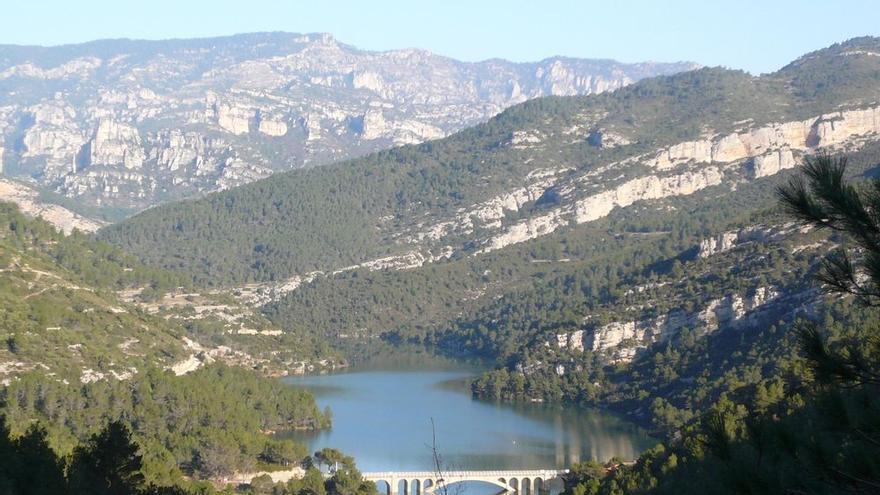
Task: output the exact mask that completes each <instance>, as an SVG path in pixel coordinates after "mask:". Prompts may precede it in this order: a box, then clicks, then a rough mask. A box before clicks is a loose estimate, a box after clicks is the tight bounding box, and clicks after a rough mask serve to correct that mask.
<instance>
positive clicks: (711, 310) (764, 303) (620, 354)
mask: <svg viewBox="0 0 880 495" xmlns="http://www.w3.org/2000/svg"><path fill="white" fill-rule="evenodd" d="M779 296H780V294H779V292H778V291H777V290H776V289H774V288H772V287H756V288H755V289H754V290H752V291H751V292H750V293H748V294H744V295H743V294H730V295H728V296H725V297H722V298H720V299H712V300H710V301H708V303H707V304H706V305H705V306H704V307H703V308H702V309H700V310H698V311H695V312H693V313H686V312H684V311H682V310H680V309H676V310H673V311H670V312H669V313H667V314H664V315H661V316H658V317H655V318H648V319H644V320H635V321H622V322H613V323H608V324H606V325H602V326H600V327H596V328H594V329H593V330H592V331H591V332H586V333H584V334H583V335H584V336H585V337H584V339H585V344H584V346H585V347H587V348H589V349H591V350H592V351H593V352H605V353H610V354H611V355H612V360H613V361H629V360H631V359H632V358H633V357H634V356H635V354H636V351H638V350H639V349H645V348H647V347H648V346H650V345H652V344H655V343H658V342H665V341H667V340H669V339H671V338H673V337H675V336H676V335H678V334H679V332H680V331H681V330H682V329H684V328H689V329H691V330H692V331H694V332H696V334H697V335H705V334H707V333H711V332H714V331H716V330H718V329H720V328H738V327H741V326H743V325H745V324H749V323H751V324H753V323H755V322H757V321H758V320H759V319H760V318H761V317H762V316H763V314H764V313H767V312H769V311H770V310H771V309H772V308H771V307H770V306H772V305H771V303H772V302H773V301H775V300H776V299H777V298H779Z"/></svg>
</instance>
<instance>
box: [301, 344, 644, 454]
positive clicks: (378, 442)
mask: <svg viewBox="0 0 880 495" xmlns="http://www.w3.org/2000/svg"><path fill="white" fill-rule="evenodd" d="M476 371H477V370H476V369H475V368H472V367H468V366H464V365H460V364H457V363H454V362H441V363H440V364H438V363H437V362H436V361H431V362H430V366H427V365H419V364H414V363H412V362H410V363H383V364H374V365H372V366H367V367H361V368H358V369H352V370H349V371H348V372H345V373H337V374H329V375H319V376H305V377H291V378H287V379H286V381H287V382H288V383H290V384H292V385H295V386H301V387H305V388H308V389H310V390H312V391H313V393H314V394H315V397H316V399H317V401H318V404H319V406H320V407H322V408H323V407H325V406H329V407H330V408H331V409H332V411H333V428H332V429H330V430H326V431H320V432H298V433H294V434H292V435H293V437H294V438H296V439H298V440H300V441H303V442H306V443H307V444H308V445H309V448H310V450H311V451H315V450H318V449H321V448H323V447H334V448H337V449H340V450H342V451H343V452H345V453H346V454H348V455H352V456H354V457H355V459H356V461H357V464H358V467H359V468H360V469H361V470H362V471H403V470H408V471H415V470H431V469H432V466H433V461H432V455H431V419H432V418H433V420H434V424H435V425H436V426H435V427H436V437H437V448H438V450H439V452H440V453H441V455H442V457H443V460H444V464H445V465H446V469H448V470H449V469H452V470H488V469H544V468H567V467H569V466H570V465H571V464H572V463H574V462H578V461H583V460H588V459H596V460H600V461H604V460H607V459H610V458H611V457H614V456H617V457H621V458H625V459H632V458H634V457H636V456H637V455H638V454H639V452H641V451H642V450H644V449H646V448H648V447H650V446H652V445H653V444H654V443H655V442H654V441H653V440H652V439H651V438H649V437H648V436H647V435H646V434H645V433H644V432H643V431H641V430H640V429H639V428H637V427H635V426H634V425H632V424H631V423H628V422H626V421H624V420H622V419H620V418H618V417H616V416H614V415H611V414H607V413H603V412H600V411H592V410H584V409H577V408H560V407H553V406H545V405H541V404H529V405H519V406H514V405H510V404H496V403H493V402H486V401H481V400H475V399H472V398H471V395H470V390H469V388H468V384H467V380H468V378H470V377H472V376H474V375H475V373H476Z"/></svg>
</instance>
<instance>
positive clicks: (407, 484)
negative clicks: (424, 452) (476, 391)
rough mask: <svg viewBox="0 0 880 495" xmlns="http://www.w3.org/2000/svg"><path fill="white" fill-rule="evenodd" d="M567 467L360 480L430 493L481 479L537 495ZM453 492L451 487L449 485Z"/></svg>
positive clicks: (407, 493) (391, 493) (400, 491)
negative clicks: (560, 468) (463, 482)
mask: <svg viewBox="0 0 880 495" xmlns="http://www.w3.org/2000/svg"><path fill="white" fill-rule="evenodd" d="M566 473H568V470H567V469H563V470H557V469H536V470H512V471H445V472H443V476H442V477H441V476H440V475H438V473H436V472H433V471H397V472H384V473H364V479H366V480H368V481H372V482H374V483H376V488H377V489H378V490H380V492H381V491H382V488H381V487H379V485H378V483H379V482H384V483H385V484H387V485H388V488H387V489H386V493H387V495H433V494H436V492H438V491H439V492H440V493H442V492H443V488H444V487H448V486H449V485H452V484H453V483H459V482H462V481H481V482H483V483H489V484H491V485H495V486H497V487H498V491H499V492H503V493H506V492H513V493H517V492H522V494H523V495H537V494H540V493H547V492H549V488H550V484H551V483H552V482H554V481H556V482H560V480H561V478H562V475H564V474H566ZM449 493H452V494H454V493H455V489H454V488H450V489H449Z"/></svg>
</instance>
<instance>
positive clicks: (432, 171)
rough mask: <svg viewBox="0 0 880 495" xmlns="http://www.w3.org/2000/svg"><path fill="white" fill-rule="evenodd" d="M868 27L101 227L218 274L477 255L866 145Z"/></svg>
mask: <svg viewBox="0 0 880 495" xmlns="http://www.w3.org/2000/svg"><path fill="white" fill-rule="evenodd" d="M878 44H880V42H878V40H876V39H858V40H853V41H850V42H848V43H846V44H844V45H840V46H835V47H833V48H830V49H827V50H825V51H822V52H817V53H815V54H811V55H809V56H808V60H807V62H809V63H807V62H803V63H795V64H792V65H790V66H788V67H786V68H785V69H783V70H781V71H779V72H777V73H774V74H769V75H766V76H761V77H752V76H749V75H747V74H744V73H741V72H735V71H727V70H722V69H703V70H699V71H695V72H689V73H684V74H680V75H676V76H669V77H661V78H655V79H649V80H646V81H643V82H640V83H637V84H635V85H632V86H630V87H627V88H623V89H621V90H618V91H615V92H613V93H607V94H602V95H597V96H588V97H566V98H544V99H538V100H534V101H531V102H527V103H524V104H522V105H519V106H516V107H514V108H512V109H510V110H507V111H505V112H503V113H502V114H501V115H499V116H498V117H496V118H494V119H492V120H490V121H489V122H488V123H486V124H481V125H478V126H476V127H474V128H471V129H468V130H466V131H463V132H461V133H458V134H456V135H454V136H452V137H449V138H446V139H443V140H439V141H432V142H430V143H426V144H423V145H418V146H406V147H402V148H396V149H392V150H389V151H384V152H380V153H376V154H372V155H368V156H366V157H364V158H360V159H357V160H353V161H348V162H341V163H338V164H334V165H332V166H328V167H322V168H319V169H312V170H305V171H297V172H292V173H287V174H279V175H276V176H274V177H272V178H271V179H269V180H263V181H259V182H256V183H253V184H249V185H247V186H244V187H241V188H236V189H234V190H230V191H225V192H222V193H218V194H213V195H210V196H209V197H207V198H205V199H203V200H197V201H189V202H182V203H178V204H173V205H168V206H166V207H160V208H155V209H152V210H150V211H147V212H144V213H143V214H141V215H138V216H137V217H135V218H133V219H131V220H129V221H126V222H122V223H120V224H118V225H114V226H111V227H108V228H106V229H104V230H103V231H102V232H101V234H100V237H101V238H103V239H106V240H109V241H111V242H114V243H116V244H119V245H120V246H123V247H124V248H126V249H128V250H130V251H131V252H133V253H135V254H137V255H138V256H140V257H141V258H142V259H144V260H146V261H148V262H151V263H156V264H160V265H162V266H165V267H166V268H169V269H174V270H180V271H185V272H188V273H190V274H192V276H193V277H194V279H195V280H197V281H198V283H201V284H213V285H230V284H242V283H249V282H267V281H281V280H288V279H289V280H288V281H294V280H295V277H299V278H304V277H311V276H312V275H311V274H313V272H316V271H319V272H330V273H332V272H335V271H339V270H347V269H350V268H352V267H357V266H363V267H370V268H407V267H415V266H420V265H423V264H425V263H430V262H433V261H437V260H444V259H449V258H457V257H461V256H474V255H478V254H480V253H486V252H490V251H493V250H498V249H501V248H503V247H505V246H509V245H512V244H516V243H519V242H522V241H525V240H528V239H531V238H535V237H540V236H542V235H545V234H549V233H552V232H554V231H556V230H557V229H564V228H566V227H567V226H568V225H569V224H571V223H574V224H584V223H590V222H593V221H595V220H598V219H601V218H603V217H605V216H607V215H608V214H609V213H611V212H612V211H614V210H615V209H618V208H626V207H628V206H630V205H633V204H636V203H638V202H639V201H642V200H659V199H664V198H671V197H678V196H687V195H690V194H693V193H694V192H697V191H702V190H706V189H710V188H720V190H727V191H730V190H732V189H734V188H735V187H737V186H738V185H739V184H743V183H748V182H751V181H755V180H761V179H763V178H765V177H770V176H774V175H776V174H778V173H779V172H780V171H782V170H785V169H789V168H792V167H793V166H794V165H795V164H796V163H797V161H798V159H799V157H800V156H801V155H803V154H804V153H811V152H814V151H815V150H817V149H822V148H835V147H836V148H840V147H848V146H849V147H852V146H855V147H858V146H860V145H861V143H864V142H865V141H866V140H870V139H872V138H873V137H874V136H875V135H876V133H877V132H878V128H877V118H876V114H877V112H878V110H877V102H878V101H880V88H878V86H877V85H876V81H877V77H878V70H880V62H878V57H875V56H871V55H869V54H867V53H864V50H862V48H864V47H865V46H873V47H875V48H876V47H877V45H878ZM844 73H845V74H851V76H852V77H843V76H841V74H844ZM842 88H845V90H844V89H842ZM820 93H821V95H820Z"/></svg>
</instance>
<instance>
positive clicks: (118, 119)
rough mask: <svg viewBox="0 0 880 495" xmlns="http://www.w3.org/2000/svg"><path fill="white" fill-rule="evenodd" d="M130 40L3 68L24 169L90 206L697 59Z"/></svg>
mask: <svg viewBox="0 0 880 495" xmlns="http://www.w3.org/2000/svg"><path fill="white" fill-rule="evenodd" d="M105 48H107V47H105ZM16 49H18V48H16V47H11V48H7V50H12V51H15V50H16ZM128 49H129V48H127V47H126V48H118V49H117V48H114V47H110V48H107V49H102V50H97V51H95V53H94V54H92V55H87V56H78V57H75V58H73V57H72V58H69V59H65V57H64V55H63V54H59V55H58V56H57V57H50V58H53V59H58V60H61V61H60V62H59V63H58V64H57V65H55V66H52V67H45V66H44V64H43V63H42V62H43V58H41V57H45V54H44V53H43V52H36V51H34V52H33V58H34V60H29V61H27V62H23V63H10V62H7V63H6V64H7V65H6V66H4V65H3V64H2V63H0V81H3V82H4V84H6V86H4V88H8V89H6V90H5V91H6V93H4V94H0V136H2V139H0V143H12V142H15V143H20V145H19V144H16V146H13V147H11V148H10V147H6V150H5V152H4V156H5V158H4V161H5V162H7V163H11V162H14V163H16V165H17V166H16V167H15V171H16V173H17V174H20V175H22V178H32V179H35V180H37V181H39V184H40V186H42V187H45V188H49V189H54V190H55V191H57V192H59V193H62V194H65V195H68V196H71V197H76V198H78V200H80V201H83V202H86V203H90V204H92V205H100V206H108V207H122V208H133V209H139V208H145V207H148V206H151V205H154V204H156V203H158V202H161V201H166V200H169V199H180V198H184V197H189V196H193V195H200V194H203V193H205V192H209V191H215V190H218V189H223V188H227V187H231V186H232V185H236V184H240V183H243V182H246V181H248V180H253V179H255V178H259V177H265V176H266V175H268V174H269V173H272V172H274V171H276V170H279V169H280V170H283V169H287V168H296V167H301V166H306V165H320V164H323V163H329V162H332V161H337V160H341V159H345V158H349V157H351V156H352V155H355V154H357V155H361V154H364V153H367V152H370V151H375V150H379V149H383V148H386V147H388V146H391V145H400V144H411V143H419V142H422V141H425V140H428V139H435V138H440V137H443V136H445V135H447V134H449V133H451V132H454V131H457V130H459V129H462V128H464V127H467V126H469V125H472V124H474V123H477V122H479V121H483V120H485V119H487V118H488V117H490V116H492V115H495V114H497V113H498V112H500V111H501V110H503V109H504V108H506V107H508V106H510V105H513V104H516V103H519V102H522V101H524V100H526V99H529V98H535V97H539V96H544V95H548V94H586V93H594V92H600V91H605V90H609V89H614V88H618V87H621V86H623V85H625V84H628V83H630V82H632V81H635V80H637V79H639V78H642V77H646V76H652V75H657V74H670V73H673V72H678V71H681V70H689V69H692V68H695V67H696V66H695V65H694V64H632V65H627V64H619V63H616V62H610V61H581V60H576V59H551V60H548V61H545V62H541V63H535V64H514V63H510V62H505V61H500V60H493V61H490V62H483V63H477V64H473V63H461V62H457V61H454V60H451V59H448V58H444V57H439V56H436V55H433V54H431V53H429V52H425V51H421V50H397V51H389V52H367V51H361V50H357V49H355V48H353V47H351V46H348V45H344V44H341V43H339V42H337V41H336V40H335V39H333V37H332V36H329V35H322V34H319V35H291V34H282V33H275V34H253V35H242V36H235V37H229V38H217V39H214V40H211V43H210V44H207V45H206V44H204V43H203V40H195V41H193V40H180V41H176V42H172V43H166V44H163V45H162V46H159V45H156V44H150V43H145V44H144V46H142V47H139V48H137V53H138V56H136V57H133V56H131V55H132V53H129V52H127V51H126V50H128ZM20 50H21V51H22V55H21V56H15V57H10V58H8V60H26V59H27V57H28V55H27V54H28V53H30V52H29V49H28V48H26V47H22V48H20ZM48 50H49V51H52V50H54V49H51V48H50V49H48ZM59 50H60V49H59ZM114 50H115V51H114ZM75 51H78V52H82V53H88V52H89V49H88V48H82V49H81V50H75ZM43 88H45V89H43ZM19 95H27V96H26V97H25V96H19ZM280 155H283V156H284V159H283V160H279V159H278V156H280ZM2 163H3V162H0V166H2ZM93 167H97V168H99V169H100V170H92V168H93ZM134 172H136V173H134Z"/></svg>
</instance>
